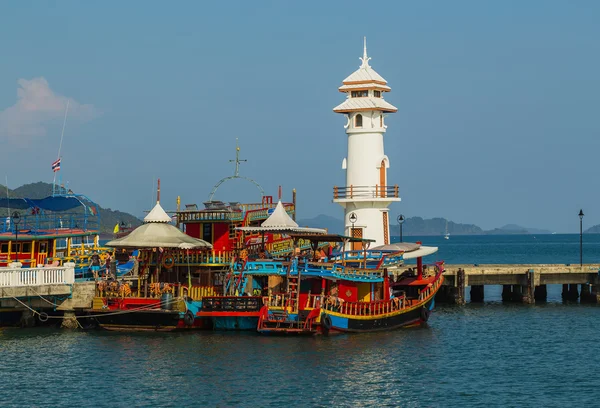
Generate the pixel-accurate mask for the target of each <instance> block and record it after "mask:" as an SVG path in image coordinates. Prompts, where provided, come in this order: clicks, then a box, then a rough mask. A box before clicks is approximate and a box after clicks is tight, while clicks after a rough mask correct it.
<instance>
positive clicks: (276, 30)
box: [0, 0, 600, 232]
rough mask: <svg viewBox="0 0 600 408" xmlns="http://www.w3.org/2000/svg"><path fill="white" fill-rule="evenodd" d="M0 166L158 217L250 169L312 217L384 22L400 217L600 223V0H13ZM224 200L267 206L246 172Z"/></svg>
mask: <svg viewBox="0 0 600 408" xmlns="http://www.w3.org/2000/svg"><path fill="white" fill-rule="evenodd" d="M0 7H1V9H2V10H1V12H0V43H1V45H2V46H1V47H0V52H1V53H2V58H1V61H2V64H0V139H1V140H2V161H1V164H0V171H1V172H0V176H5V177H0V179H1V180H0V181H1V182H2V184H4V180H6V179H7V180H8V185H9V187H12V188H15V187H17V186H20V185H22V184H25V183H31V182H36V181H46V182H52V178H53V173H52V170H51V164H52V162H53V161H54V160H56V158H57V156H58V150H59V145H60V139H61V129H62V125H63V118H64V113H65V109H66V105H67V102H68V104H69V113H68V115H67V121H66V126H65V131H64V140H63V143H62V148H61V152H60V154H61V157H62V170H61V172H60V174H61V179H62V181H63V183H65V184H67V183H68V186H69V187H70V188H71V189H73V190H74V191H75V192H78V193H83V194H86V195H88V196H89V197H90V198H92V199H93V200H94V201H96V202H97V203H98V204H100V205H101V206H103V207H109V208H113V209H119V210H123V211H127V212H131V213H133V214H136V215H142V214H143V211H144V210H148V209H149V208H150V207H151V206H152V205H153V203H154V202H155V197H156V193H155V190H156V187H155V185H156V179H157V178H160V179H161V203H162V204H163V206H164V207H165V208H166V209H167V210H173V209H175V202H176V197H177V196H178V195H179V196H181V199H182V203H183V204H191V203H196V204H198V205H200V206H201V203H202V202H204V201H206V200H207V199H208V196H209V194H210V192H211V190H212V188H213V186H214V185H215V184H216V183H217V182H218V181H219V180H220V179H221V178H223V177H227V176H230V175H233V172H234V167H233V165H232V163H230V162H229V160H230V159H233V158H234V157H235V145H236V138H237V139H239V145H240V148H241V151H240V153H241V158H242V159H247V160H248V162H244V163H242V164H241V165H240V174H241V175H243V176H246V177H249V178H251V179H253V180H255V181H257V182H258V183H259V184H260V185H261V186H262V187H263V189H264V190H265V192H266V194H268V195H273V196H277V190H278V186H279V185H281V186H282V191H283V198H284V200H287V201H291V191H292V189H294V188H295V189H296V190H297V192H298V217H299V218H311V217H314V216H317V215H318V214H326V215H330V216H335V217H338V218H340V219H341V218H342V217H343V210H342V208H341V207H340V206H339V205H337V204H334V203H332V198H333V186H335V185H338V186H341V185H343V184H344V182H345V173H344V170H342V168H341V163H342V159H343V158H344V157H345V155H346V151H347V144H346V142H347V136H346V135H345V133H344V127H343V126H344V124H345V119H344V117H343V115H339V114H335V113H333V111H332V109H333V107H335V106H336V105H338V104H339V103H341V102H342V101H343V100H344V97H345V95H344V94H342V93H340V92H339V91H338V90H337V88H338V87H339V86H340V85H341V82H342V80H343V79H344V78H345V77H346V76H347V75H349V74H350V73H352V72H353V71H355V70H356V69H357V68H358V67H359V65H360V61H359V57H360V56H361V55H362V43H363V36H366V37H367V44H368V53H369V56H370V57H371V58H372V59H371V61H370V64H371V66H372V67H373V68H374V69H375V70H376V71H377V72H378V73H379V74H380V75H382V76H383V77H384V78H385V79H386V80H387V81H388V85H390V86H391V88H392V91H391V92H390V93H388V94H386V95H385V98H386V100H388V101H389V102H390V103H392V104H393V105H395V106H396V107H398V112H397V113H395V114H392V115H389V116H388V117H387V118H386V124H387V126H388V129H387V133H386V135H385V152H386V154H387V156H388V157H389V159H390V168H389V172H388V180H389V181H390V184H398V185H399V188H400V196H401V197H402V201H401V202H400V203H394V204H392V206H391V216H392V219H395V218H396V215H397V214H400V213H402V214H404V215H405V217H411V216H420V217H424V218H431V217H445V218H447V219H449V220H452V221H454V222H460V223H473V224H476V225H478V226H480V227H482V228H484V229H492V228H495V227H500V226H502V225H504V224H508V223H515V224H519V225H522V226H525V227H536V228H546V229H550V230H552V231H557V232H578V231H579V218H578V216H577V214H578V212H579V210H580V208H581V209H583V211H584V213H585V214H586V215H585V218H584V228H586V227H589V226H592V225H595V224H600V210H599V209H598V208H599V207H598V205H597V203H598V202H600V189H599V188H598V182H597V175H598V170H597V167H598V165H597V162H598V154H599V152H600V149H599V148H600V138H599V137H598V136H599V133H600V123H599V121H600V114H599V112H600V109H599V108H600V75H599V73H600V42H599V41H598V38H600V25H598V24H597V22H598V20H599V18H600V2H596V1H571V2H565V1H552V0H539V1H534V0H531V1H527V2H523V1H510V0H507V1H502V2H482V1H477V0H473V1H462V0H457V1H453V2H445V1H427V2H425V1H413V2H408V1H390V2H386V1H380V2H375V3H365V2H363V1H361V2H356V1H330V2H322V1H321V2H316V1H304V2H284V1H270V2H269V1H253V2H249V1H240V2H232V1H223V2H197V1H180V2H175V3H173V2H153V1H130V2H117V1H105V2H80V1H60V2H59V1H54V2H52V1H49V2H27V1H19V2H16V1H15V2H3V3H2V6H0ZM214 198H215V199H220V200H223V201H241V202H256V201H259V199H260V193H259V191H258V189H257V188H256V187H255V186H254V185H253V184H251V183H248V182H244V181H241V180H234V181H231V182H226V183H224V184H223V185H222V186H221V187H220V188H219V189H218V190H217V192H216V194H215V197H214Z"/></svg>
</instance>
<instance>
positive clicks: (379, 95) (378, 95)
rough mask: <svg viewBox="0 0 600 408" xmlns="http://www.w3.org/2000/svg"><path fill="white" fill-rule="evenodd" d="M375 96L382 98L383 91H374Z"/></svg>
mask: <svg viewBox="0 0 600 408" xmlns="http://www.w3.org/2000/svg"><path fill="white" fill-rule="evenodd" d="M373 95H375V98H381V91H373Z"/></svg>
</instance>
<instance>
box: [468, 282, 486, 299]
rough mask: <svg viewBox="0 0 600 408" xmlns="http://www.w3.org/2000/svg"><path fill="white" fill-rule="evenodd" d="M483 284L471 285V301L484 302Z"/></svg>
mask: <svg viewBox="0 0 600 408" xmlns="http://www.w3.org/2000/svg"><path fill="white" fill-rule="evenodd" d="M483 294H484V290H483V285H472V286H471V302H475V303H482V302H483Z"/></svg>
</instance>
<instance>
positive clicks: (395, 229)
mask: <svg viewBox="0 0 600 408" xmlns="http://www.w3.org/2000/svg"><path fill="white" fill-rule="evenodd" d="M6 191H7V189H6V186H3V185H0V194H2V195H3V196H5V195H6ZM8 194H9V196H10V197H11V198H34V199H40V198H45V197H48V196H50V195H52V184H50V183H44V182H41V181H40V182H37V183H30V184H25V185H22V186H21V187H18V188H15V189H14V190H10V189H9V190H8ZM90 198H92V199H93V197H90ZM98 207H99V209H100V233H101V234H102V235H105V236H106V235H112V232H113V228H114V227H115V225H116V224H121V223H124V224H125V225H131V226H132V227H137V226H139V225H141V224H142V220H140V219H139V218H138V217H136V216H134V215H131V214H129V213H126V212H123V211H118V210H112V209H110V208H103V207H101V206H100V205H98ZM1 215H2V210H0V216H1ZM297 222H298V224H299V225H301V226H304V227H315V228H326V229H327V230H328V231H329V232H330V233H332V234H343V232H344V230H343V222H342V220H341V218H336V217H331V216H329V215H323V214H320V215H317V216H316V217H313V218H304V219H299V220H297ZM446 225H448V233H449V234H450V235H451V236H452V235H519V234H534V235H542V234H552V232H551V231H549V230H545V229H538V228H528V227H522V226H519V225H516V224H507V225H504V226H503V227H499V228H494V229H492V230H487V231H485V230H483V229H482V228H480V227H478V226H477V225H474V224H461V223H456V222H454V221H450V220H446V219H445V218H441V217H438V218H429V219H424V218H421V217H410V218H407V219H406V221H405V222H404V225H403V226H402V232H403V234H404V235H406V236H411V235H418V236H423V235H429V236H434V235H444V234H445V232H446ZM390 229H391V235H394V236H395V235H399V234H400V226H399V225H398V224H394V223H392V224H391V225H390ZM584 233H586V234H598V233H600V225H595V226H593V227H590V228H588V229H587V230H585V231H584Z"/></svg>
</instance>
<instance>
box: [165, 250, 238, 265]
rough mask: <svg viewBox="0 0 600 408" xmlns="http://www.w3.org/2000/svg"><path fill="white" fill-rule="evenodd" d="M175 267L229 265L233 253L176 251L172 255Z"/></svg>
mask: <svg viewBox="0 0 600 408" xmlns="http://www.w3.org/2000/svg"><path fill="white" fill-rule="evenodd" d="M172 255H173V257H174V260H175V265H180V266H184V265H187V264H188V263H189V264H190V265H225V264H229V263H231V260H232V259H233V257H234V253H233V251H194V252H190V251H186V250H177V251H173V253H172Z"/></svg>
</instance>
